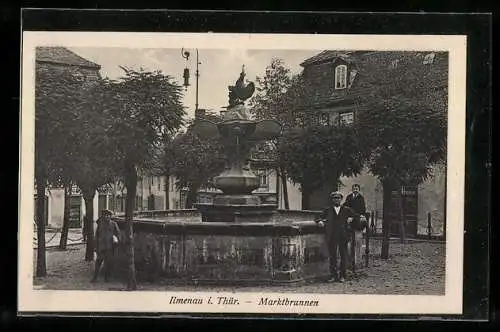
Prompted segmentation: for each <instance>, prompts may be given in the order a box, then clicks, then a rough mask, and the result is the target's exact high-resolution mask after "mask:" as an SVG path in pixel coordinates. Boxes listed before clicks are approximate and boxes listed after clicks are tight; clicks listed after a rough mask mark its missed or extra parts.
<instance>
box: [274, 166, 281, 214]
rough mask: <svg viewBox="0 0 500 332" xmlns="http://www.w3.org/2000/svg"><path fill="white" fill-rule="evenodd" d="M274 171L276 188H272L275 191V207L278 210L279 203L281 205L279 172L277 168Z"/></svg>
mask: <svg viewBox="0 0 500 332" xmlns="http://www.w3.org/2000/svg"><path fill="white" fill-rule="evenodd" d="M274 171H275V172H276V187H275V188H274V189H275V191H276V205H277V207H278V208H280V203H281V198H280V188H281V184H280V171H279V167H276V169H275V170H274Z"/></svg>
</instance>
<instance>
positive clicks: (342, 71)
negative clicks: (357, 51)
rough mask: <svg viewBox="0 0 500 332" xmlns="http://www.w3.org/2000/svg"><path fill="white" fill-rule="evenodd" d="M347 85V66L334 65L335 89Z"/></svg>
mask: <svg viewBox="0 0 500 332" xmlns="http://www.w3.org/2000/svg"><path fill="white" fill-rule="evenodd" d="M346 87H347V66H346V65H338V66H337V67H335V90H340V89H345V88H346Z"/></svg>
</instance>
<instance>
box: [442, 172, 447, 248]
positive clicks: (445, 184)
mask: <svg viewBox="0 0 500 332" xmlns="http://www.w3.org/2000/svg"><path fill="white" fill-rule="evenodd" d="M447 178H448V167H447V164H446V166H445V169H444V214H443V240H445V241H446V210H447V209H448V205H447V203H446V202H447V198H446V195H447V193H448V189H447V188H448V182H447Z"/></svg>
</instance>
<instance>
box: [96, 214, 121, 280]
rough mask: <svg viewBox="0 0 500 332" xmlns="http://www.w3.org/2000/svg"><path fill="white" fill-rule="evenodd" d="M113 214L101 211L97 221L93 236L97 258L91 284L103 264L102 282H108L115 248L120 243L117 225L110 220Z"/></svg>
mask: <svg viewBox="0 0 500 332" xmlns="http://www.w3.org/2000/svg"><path fill="white" fill-rule="evenodd" d="M112 215H113V212H111V211H109V210H103V211H102V212H101V217H100V218H99V219H97V221H96V223H97V230H96V234H95V251H96V253H97V258H96V261H95V270H94V277H93V278H92V280H91V281H92V282H95V281H97V276H98V275H99V270H100V268H101V265H102V263H104V280H105V281H108V279H109V274H110V272H111V269H112V264H113V258H114V252H115V247H116V245H117V244H118V243H119V241H120V228H119V227H118V224H117V223H116V222H114V221H113V220H111V216H112Z"/></svg>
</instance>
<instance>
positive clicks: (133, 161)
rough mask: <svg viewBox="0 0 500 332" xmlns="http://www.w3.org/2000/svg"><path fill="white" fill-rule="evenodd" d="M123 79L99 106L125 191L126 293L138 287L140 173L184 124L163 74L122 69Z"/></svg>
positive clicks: (177, 96) (175, 93) (173, 87)
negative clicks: (136, 244) (136, 218)
mask: <svg viewBox="0 0 500 332" xmlns="http://www.w3.org/2000/svg"><path fill="white" fill-rule="evenodd" d="M121 68H122V69H123V70H124V72H125V75H124V76H123V77H121V78H119V79H118V80H114V81H109V84H107V91H109V92H110V96H111V99H109V100H108V102H107V103H106V104H104V105H101V107H102V109H103V110H104V112H106V113H109V115H110V118H111V119H113V121H114V122H113V123H112V124H111V125H110V126H109V127H108V128H107V135H106V136H105V137H106V138H108V139H109V140H111V141H112V142H111V143H112V145H113V146H114V151H115V153H114V155H113V158H114V159H115V162H114V165H115V166H116V169H115V172H116V173H117V174H121V175H122V177H123V179H124V183H125V188H126V191H127V197H126V203H125V204H126V205H125V222H126V234H127V237H126V244H127V252H128V261H129V273H128V281H127V289H129V290H135V289H136V287H137V283H136V278H135V262H134V243H133V241H134V234H133V212H134V206H135V196H136V190H137V174H138V171H141V170H147V169H151V168H154V167H155V163H157V162H158V160H159V159H158V155H159V152H160V150H161V148H162V144H163V142H165V137H166V136H171V135H172V134H173V133H174V132H175V131H176V130H177V129H178V128H179V127H180V126H181V125H182V124H183V116H184V115H185V111H184V107H183V106H182V103H181V98H182V88H181V86H180V85H178V84H177V83H176V82H174V81H173V80H172V77H171V76H168V75H165V74H164V73H163V72H162V71H154V72H150V71H145V70H143V69H140V70H139V71H136V70H132V69H128V68H123V67H121Z"/></svg>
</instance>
